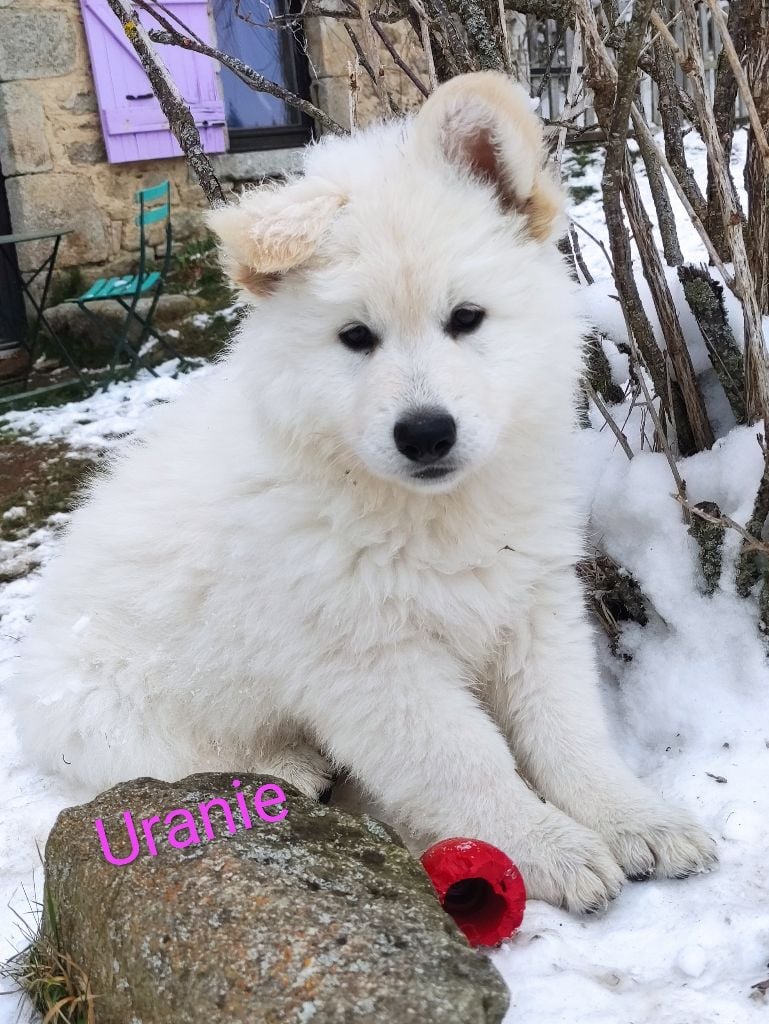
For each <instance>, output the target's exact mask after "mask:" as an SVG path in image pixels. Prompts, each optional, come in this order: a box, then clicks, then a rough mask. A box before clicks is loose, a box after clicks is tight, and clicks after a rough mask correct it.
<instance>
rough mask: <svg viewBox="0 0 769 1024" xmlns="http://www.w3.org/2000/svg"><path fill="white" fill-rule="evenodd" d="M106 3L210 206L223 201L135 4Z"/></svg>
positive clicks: (197, 136)
mask: <svg viewBox="0 0 769 1024" xmlns="http://www.w3.org/2000/svg"><path fill="white" fill-rule="evenodd" d="M108 3H109V6H110V8H111V9H112V11H113V13H114V14H115V15H116V16H117V17H118V18H119V19H120V22H121V24H122V26H123V31H124V32H125V34H126V37H127V38H128V41H129V42H130V43H131V46H133V48H134V50H135V51H136V55H137V57H138V58H139V61H140V62H141V66H142V68H144V71H145V72H146V75H147V77H148V78H149V80H150V84H151V86H152V91H153V92H154V93H155V96H156V97H157V99H158V102H159V103H160V108H161V110H162V111H163V113H164V114H165V116H166V117H167V118H168V124H169V127H170V129H171V131H172V132H173V135H174V138H175V139H176V141H177V142H178V143H179V145H180V146H181V149H182V152H183V153H184V155H185V157H186V158H187V162H188V163H189V165H190V167H191V168H192V170H193V171H194V172H195V174H196V175H197V178H198V181H199V182H200V187H201V188H202V189H203V191H204V193H205V195H206V198H207V199H208V201H209V203H211V205H212V206H215V205H219V204H221V203H223V202H224V193H223V192H222V186H221V185H220V184H219V180H218V178H217V177H216V174H215V173H214V169H213V167H212V166H211V161H210V160H209V159H208V157H207V156H206V154H205V152H204V150H203V145H202V143H201V141H200V132H199V131H198V129H197V126H196V125H195V119H194V118H193V116H192V114H191V113H190V109H189V107H188V106H187V104H186V103H185V101H184V98H183V96H182V94H181V93H180V92H179V90H178V88H177V87H176V84H175V82H174V81H173V79H172V78H171V76H170V74H169V73H168V68H167V67H166V66H165V64H164V63H163V61H162V60H161V59H160V57H159V56H158V54H157V52H156V50H155V47H154V46H153V45H152V43H151V41H150V36H149V35H148V33H147V30H146V28H145V27H144V26H143V25H142V23H141V21H140V20H139V15H138V13H137V11H136V8H135V7H134V6H133V5H132V4H131V3H129V2H128V0H108Z"/></svg>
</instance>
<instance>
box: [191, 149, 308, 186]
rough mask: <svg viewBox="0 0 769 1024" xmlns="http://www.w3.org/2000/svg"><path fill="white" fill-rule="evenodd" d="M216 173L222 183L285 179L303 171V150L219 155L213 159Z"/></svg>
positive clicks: (255, 151) (268, 150)
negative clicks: (295, 172) (287, 175)
mask: <svg viewBox="0 0 769 1024" xmlns="http://www.w3.org/2000/svg"><path fill="white" fill-rule="evenodd" d="M211 163H212V164H213V168H214V171H215V172H216V175H217V177H218V178H219V180H220V181H221V182H222V183H225V182H232V183H237V184H240V183H244V182H254V181H260V180H261V179H262V178H276V177H283V176H285V175H286V174H290V173H293V172H294V171H299V170H301V167H302V150H301V148H294V149H266V150H261V151H260V150H254V151H253V152H251V153H218V154H215V155H214V156H212V157H211Z"/></svg>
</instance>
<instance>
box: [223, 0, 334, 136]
mask: <svg viewBox="0 0 769 1024" xmlns="http://www.w3.org/2000/svg"><path fill="white" fill-rule="evenodd" d="M288 6H289V10H290V11H291V12H292V13H297V12H298V10H299V5H298V4H297V3H296V0H291V2H290V3H289V5H288ZM212 20H214V28H215V27H216V26H215V19H214V18H213V11H212ZM292 37H293V41H292V43H291V57H292V60H293V63H294V73H295V75H296V86H297V90H296V94H297V95H298V96H301V97H302V98H303V99H306V100H309V99H310V82H311V79H310V67H309V62H308V58H307V38H306V36H305V34H304V28H303V27H302V25H301V24H299V25H297V26H296V28H295V30H294V32H293V33H292ZM297 37H298V38H297ZM220 87H221V89H222V94H224V83H221V86H220ZM225 110H226V107H225ZM298 113H299V122H298V123H297V124H289V125H280V126H277V127H276V126H274V125H273V126H271V127H265V128H230V126H229V125H228V124H227V122H226V120H225V127H226V129H227V152H228V153H256V152H259V151H261V150H264V151H267V150H271V149H297V148H299V147H301V146H305V145H306V144H307V143H308V142H310V141H311V140H312V139H313V138H314V137H315V122H314V121H313V120H312V119H311V118H310V117H308V116H307V114H305V113H304V112H302V111H299V112H298Z"/></svg>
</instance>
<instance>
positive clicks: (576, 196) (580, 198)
mask: <svg viewBox="0 0 769 1024" xmlns="http://www.w3.org/2000/svg"><path fill="white" fill-rule="evenodd" d="M596 191H597V190H596V189H595V188H594V187H593V186H592V185H570V186H569V195H570V196H571V198H572V199H573V200H574V202H575V203H584V201H585V200H586V199H589V198H590V196H592V195H595V193H596Z"/></svg>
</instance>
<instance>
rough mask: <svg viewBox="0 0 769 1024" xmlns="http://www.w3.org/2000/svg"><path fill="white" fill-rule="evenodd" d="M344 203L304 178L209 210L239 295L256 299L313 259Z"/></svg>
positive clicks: (222, 255) (244, 196)
mask: <svg viewBox="0 0 769 1024" xmlns="http://www.w3.org/2000/svg"><path fill="white" fill-rule="evenodd" d="M343 202H344V200H343V198H342V197H341V196H340V195H337V194H334V193H330V192H329V191H328V190H327V189H323V188H322V187H315V186H314V185H313V183H312V182H311V181H309V180H308V179H303V180H301V181H298V182H296V183H295V184H292V185H284V186H282V187H279V188H277V189H273V188H257V189H252V190H251V191H249V192H244V193H243V195H242V196H241V197H240V200H239V201H238V202H237V203H232V204H231V205H229V206H220V207H218V208H217V209H215V210H211V211H210V213H209V214H208V216H207V218H206V221H207V223H208V226H209V227H210V228H211V230H212V231H214V232H215V233H216V234H217V235H218V236H219V240H220V243H221V245H220V257H221V262H222V266H223V267H224V269H225V271H226V272H227V274H228V275H229V276H230V277H231V278H232V280H233V281H234V283H235V284H236V285H238V286H239V287H240V288H242V289H243V290H244V291H246V292H249V293H250V294H251V295H256V296H261V295H265V294H266V293H267V292H268V291H269V290H270V288H271V286H272V285H273V284H274V283H275V282H276V281H277V280H278V279H279V278H280V277H281V276H282V275H283V274H285V273H286V272H287V271H288V270H292V269H293V268H294V267H298V266H299V265H300V264H301V263H304V262H305V261H306V260H308V259H309V258H310V257H311V256H312V255H313V253H314V252H315V250H316V249H317V247H318V244H319V243H320V240H321V238H322V237H323V233H324V232H325V230H326V228H327V227H328V225H329V224H330V223H331V220H332V218H333V217H334V214H335V213H336V212H337V210H338V209H339V207H340V206H341V205H342V204H343Z"/></svg>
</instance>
